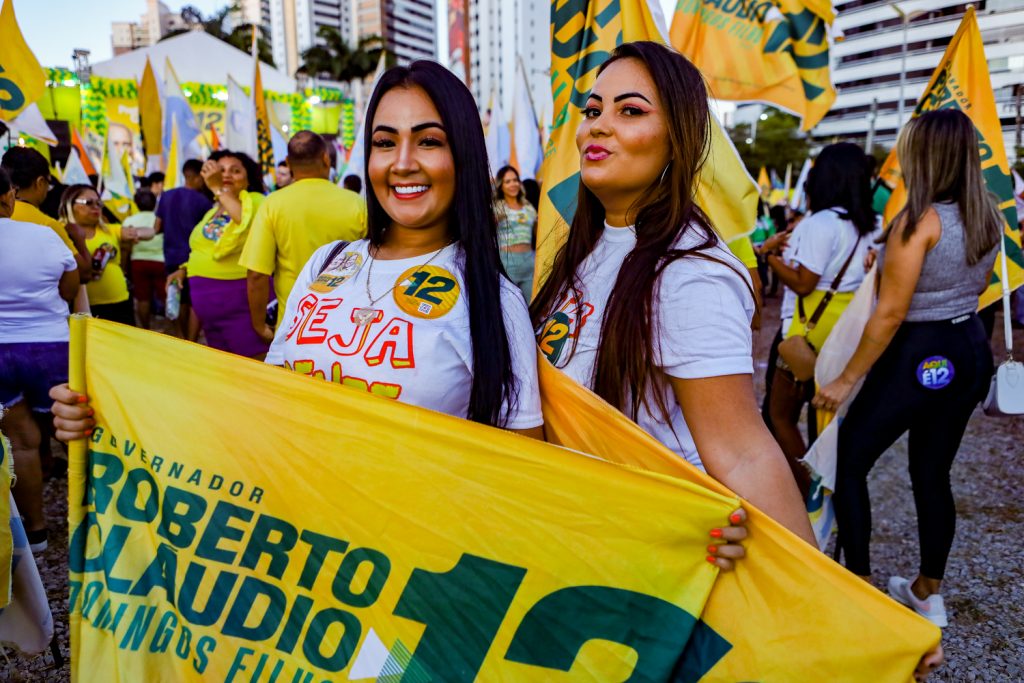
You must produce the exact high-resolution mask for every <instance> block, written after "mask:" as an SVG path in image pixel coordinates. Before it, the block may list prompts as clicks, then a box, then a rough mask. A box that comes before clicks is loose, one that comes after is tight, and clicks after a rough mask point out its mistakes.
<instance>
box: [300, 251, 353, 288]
mask: <svg viewBox="0 0 1024 683" xmlns="http://www.w3.org/2000/svg"><path fill="white" fill-rule="evenodd" d="M362 265H363V255H362V254H360V253H359V252H357V251H346V252H344V253H342V254H338V255H337V256H335V257H334V258H333V259H331V262H330V263H329V264H327V267H326V268H324V271H323V272H322V273H320V275H318V276H317V278H316V279H315V280H313V282H311V283H310V284H309V289H310V290H311V291H314V292H320V293H321V294H327V293H329V292H331V291H333V290H334V289H335V288H336V287H338V286H339V285H341V284H342V283H344V282H345V281H346V280H348V279H349V278H351V277H352V276H353V275H355V274H356V273H358V272H359V269H360V268H361V267H362Z"/></svg>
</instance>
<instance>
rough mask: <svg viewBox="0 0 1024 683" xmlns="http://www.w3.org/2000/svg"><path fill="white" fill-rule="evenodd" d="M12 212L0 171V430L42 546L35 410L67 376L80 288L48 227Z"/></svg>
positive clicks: (30, 527) (71, 262)
mask: <svg viewBox="0 0 1024 683" xmlns="http://www.w3.org/2000/svg"><path fill="white" fill-rule="evenodd" d="M13 212H14V186H13V185H12V184H11V179H10V176H8V175H7V172H6V171H5V170H3V169H0V418H2V419H0V431H3V433H4V434H6V435H7V436H8V437H9V438H10V440H11V448H12V450H13V457H14V472H15V474H16V475H17V477H18V485H17V486H15V487H14V488H13V489H12V491H13V493H14V499H15V501H16V502H17V504H18V510H19V511H20V512H21V514H22V516H24V518H25V531H26V533H27V535H28V540H29V543H30V545H31V546H32V549H33V550H34V551H37V552H41V551H42V550H44V549H45V548H46V520H45V518H44V516H43V497H42V485H43V479H42V470H41V465H40V459H39V445H40V440H41V439H42V438H43V433H42V432H41V431H40V429H39V426H38V425H37V423H36V421H35V419H34V418H33V415H32V414H33V413H37V414H39V413H43V414H45V413H47V412H49V409H50V406H49V401H48V400H47V391H48V390H49V388H50V387H51V386H53V385H54V384H57V383H58V382H65V381H67V377H68V302H69V301H71V300H72V299H73V298H74V296H75V293H76V292H77V291H78V264H77V263H76V262H75V255H74V254H72V253H71V252H70V251H69V250H68V248H67V247H66V246H64V243H63V242H62V241H61V240H60V238H59V237H57V235H56V234H55V233H54V232H53V231H52V230H50V229H49V228H47V227H46V226H41V225H36V224H35V223H23V222H20V221H14V220H11V218H10V216H11V214H12V213H13ZM46 438H47V439H49V434H46ZM2 466H3V467H7V466H8V464H7V463H3V465H2Z"/></svg>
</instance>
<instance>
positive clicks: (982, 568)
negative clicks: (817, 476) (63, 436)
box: [0, 299, 1024, 683]
mask: <svg viewBox="0 0 1024 683" xmlns="http://www.w3.org/2000/svg"><path fill="white" fill-rule="evenodd" d="M778 303H779V302H778V299H769V300H768V302H767V304H766V307H765V311H764V316H763V317H764V320H765V321H766V323H765V329H764V331H763V332H762V333H759V334H758V335H757V338H756V340H755V341H756V351H755V355H756V357H757V359H758V361H759V369H758V377H757V382H758V387H761V386H763V374H764V365H765V362H764V360H765V358H766V357H767V349H768V345H769V344H770V342H771V338H772V336H773V335H774V334H775V329H776V327H777V324H778V323H777V320H778ZM1000 330H1001V323H998V324H997V330H996V333H995V336H994V338H993V347H994V348H996V349H998V348H1000V347H1001V345H1002V333H1001V332H1000ZM1016 347H1017V348H1018V349H1021V350H1022V355H1024V333H1021V332H1020V331H1018V332H1017V335H1016ZM1000 357H1001V354H999V355H997V358H1000ZM1022 475H1024V419H995V418H989V417H986V416H985V415H983V414H982V413H981V412H980V410H979V411H978V412H977V413H976V414H975V416H974V418H973V419H972V420H971V423H970V425H969V427H968V430H967V434H966V436H965V437H964V442H963V445H962V446H961V449H960V453H959V455H958V457H957V460H956V463H955V465H954V467H953V485H954V493H955V495H956V498H957V509H958V513H959V521H958V528H957V539H956V542H955V544H954V546H953V552H952V555H951V557H950V561H949V570H948V573H947V576H946V583H945V584H944V588H943V592H944V594H945V597H946V605H947V608H948V609H949V612H950V626H949V628H947V629H946V630H945V633H944V636H943V646H944V647H945V648H946V653H947V660H948V661H947V664H946V666H945V667H944V668H943V669H941V670H940V671H939V672H938V673H937V674H935V675H934V676H933V677H932V678H931V679H930V680H932V681H949V682H953V681H957V682H959V681H984V682H985V683H990V682H993V683H994V682H997V681H1007V682H1011V681H1024V610H1022V609H1021V605H1024V578H1022V574H1021V572H1020V566H1021V561H1022V558H1024V550H1022V547H1021V542H1020V537H1019V536H1018V534H1020V533H1021V530H1022V521H1024V519H1022V518H1024V514H1022V508H1024V501H1022V496H1021V482H1022ZM870 486H871V494H872V503H873V505H874V519H875V532H874V543H873V545H872V564H873V567H874V569H875V584H876V585H878V586H884V584H885V581H886V580H887V579H888V577H889V576H890V575H891V574H894V573H895V574H901V575H904V576H913V574H914V572H915V571H916V567H917V561H918V557H917V528H916V516H915V513H914V508H913V502H912V498H911V496H910V482H909V478H908V476H907V473H906V441H905V440H903V441H901V442H899V443H897V444H896V445H895V446H894V447H893V448H892V449H890V450H889V452H887V453H886V454H885V455H884V456H883V457H882V459H881V461H880V462H879V463H878V465H877V466H876V467H875V469H874V471H873V472H872V475H871V480H870ZM46 497H47V514H48V516H49V518H50V520H51V524H52V526H51V531H52V534H51V543H50V548H49V549H48V550H47V551H46V552H45V553H44V554H43V555H42V557H40V558H39V564H40V569H41V572H42V575H43V580H44V582H45V584H46V589H47V594H48V595H49V598H50V601H51V605H52V607H53V611H54V618H55V621H56V628H57V634H58V638H59V641H60V644H61V650H62V651H63V652H64V654H65V656H67V653H68V617H67V521H66V518H67V486H66V481H65V480H64V479H58V480H53V481H50V482H48V483H47V486H46ZM5 656H6V657H7V658H9V659H8V660H7V661H6V662H3V661H0V680H2V681H67V680H69V676H70V667H69V665H68V664H67V662H66V661H65V664H64V666H63V667H54V666H53V663H52V660H51V659H50V657H49V656H48V655H46V656H40V657H36V658H25V657H21V656H19V655H17V654H16V653H13V652H11V651H7V653H6V654H5ZM83 680H84V681H89V678H88V677H87V676H83ZM90 683H91V682H90Z"/></svg>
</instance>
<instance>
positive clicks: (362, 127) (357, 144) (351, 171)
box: [338, 54, 385, 185]
mask: <svg viewBox="0 0 1024 683" xmlns="http://www.w3.org/2000/svg"><path fill="white" fill-rule="evenodd" d="M384 70H385V69H384V54H381V56H380V61H378V62H377V70H376V71H374V72H373V85H372V86H371V87H370V92H371V93H372V92H373V91H374V90H376V89H377V81H379V80H380V77H381V76H382V75H383V74H384ZM365 112H366V110H365V109H364V110H363V120H362V121H360V122H359V129H358V130H356V138H355V141H354V142H353V143H352V151H351V152H350V153H349V155H348V166H346V167H345V173H344V175H345V176H350V175H355V176H359V178H360V179H362V180H365V179H366V168H365V165H366V164H365V161H364V159H363V156H364V155H365V154H366V153H365V152H364V151H363V150H364V148H365V145H364V144H363V136H364V135H366V123H367V122H366V114H365ZM342 180H344V176H342V177H341V178H339V179H338V182H339V184H340V183H341V181H342ZM364 185H365V183H364Z"/></svg>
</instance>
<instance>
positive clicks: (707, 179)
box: [534, 0, 757, 291]
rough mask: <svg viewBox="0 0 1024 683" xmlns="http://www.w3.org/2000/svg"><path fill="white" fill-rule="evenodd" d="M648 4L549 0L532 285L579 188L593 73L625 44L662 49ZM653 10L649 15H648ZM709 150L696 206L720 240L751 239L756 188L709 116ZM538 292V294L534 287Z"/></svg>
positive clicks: (564, 230) (561, 233) (543, 273)
mask: <svg viewBox="0 0 1024 683" xmlns="http://www.w3.org/2000/svg"><path fill="white" fill-rule="evenodd" d="M647 3H648V0H554V1H553V2H552V4H551V88H552V95H553V99H554V118H553V120H552V124H551V135H550V137H549V139H548V144H547V149H546V150H545V152H544V163H543V165H542V167H541V177H543V178H544V186H545V188H544V192H543V193H542V195H541V199H540V207H539V209H540V216H539V219H538V227H537V232H538V236H537V257H536V264H537V267H536V269H535V273H534V278H535V281H536V282H537V283H540V282H543V281H544V278H545V277H547V274H548V272H549V271H550V269H551V264H552V262H553V261H554V258H555V255H556V254H557V253H558V250H559V249H560V248H561V246H562V245H563V244H564V243H565V239H566V236H567V235H568V230H569V225H570V224H571V223H572V217H573V214H574V213H575V210H576V208H575V205H576V193H577V191H578V189H579V182H580V174H579V171H580V156H579V151H578V150H577V149H576V139H575V138H576V129H577V128H578V127H579V124H580V121H581V120H582V118H583V115H582V111H583V107H584V106H585V105H586V100H587V95H588V94H589V92H590V88H591V87H592V86H593V84H594V80H595V79H596V78H597V69H598V67H600V66H601V64H602V63H604V61H605V60H606V59H608V57H609V56H610V54H611V51H612V50H613V49H615V47H616V46H618V45H620V44H621V43H624V42H631V41H637V40H654V41H659V42H663V43H664V42H667V35H666V31H665V28H664V26H663V25H662V22H661V21H659V20H660V19H661V11H660V9H658V8H657V7H652V6H649V5H648V4H647ZM652 10H653V11H652ZM710 137H711V145H710V150H709V153H708V159H707V162H706V163H705V165H704V168H703V170H702V172H701V176H700V181H699V183H698V188H697V193H696V197H697V204H698V205H699V206H700V207H701V208H702V209H703V210H704V211H705V213H706V214H707V215H708V217H709V218H710V219H711V222H712V224H713V225H714V226H715V229H716V230H717V231H718V233H719V234H720V235H722V237H723V238H725V240H726V241H729V240H732V239H735V238H736V237H740V236H742V235H747V234H749V233H750V232H751V231H752V230H753V229H754V223H755V220H756V213H757V187H756V186H755V185H754V182H753V180H752V179H751V177H750V175H749V174H748V173H747V172H746V169H745V168H744V166H743V163H742V162H741V161H740V159H739V155H738V154H737V152H736V150H735V148H734V147H733V146H732V143H731V142H730V141H729V138H728V137H727V136H726V135H725V133H724V132H723V131H722V129H721V127H720V126H719V125H718V122H717V121H716V120H714V118H713V117H712V125H711V136H710ZM535 291H536V288H535Z"/></svg>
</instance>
